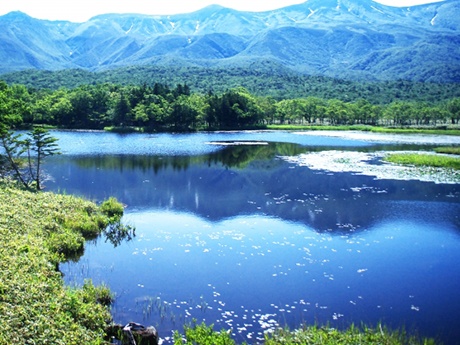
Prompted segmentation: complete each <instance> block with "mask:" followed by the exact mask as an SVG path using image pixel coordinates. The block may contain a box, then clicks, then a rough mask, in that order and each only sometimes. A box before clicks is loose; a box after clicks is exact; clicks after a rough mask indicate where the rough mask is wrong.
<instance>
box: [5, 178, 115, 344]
mask: <svg viewBox="0 0 460 345" xmlns="http://www.w3.org/2000/svg"><path fill="white" fill-rule="evenodd" d="M0 215H1V216H0V241H1V243H2V244H1V246H0V344H101V341H102V338H103V336H104V328H105V326H106V322H107V320H110V318H111V315H110V312H109V308H108V304H110V303H111V301H112V295H111V293H110V290H109V289H108V288H107V287H106V286H102V287H96V286H94V285H93V283H92V282H91V281H86V282H85V284H84V285H83V286H82V287H81V288H71V287H66V286H64V282H63V279H62V275H61V273H60V272H59V271H58V269H57V268H58V266H59V263H60V262H62V261H64V260H66V259H68V258H71V257H72V256H73V255H74V254H78V252H80V251H81V250H82V248H83V246H84V242H85V235H87V233H86V232H87V230H88V229H91V231H90V232H91V233H93V232H94V229H99V231H102V230H103V229H104V228H103V227H104V226H105V225H106V224H108V223H109V222H110V219H109V217H108V216H107V215H104V214H103V213H102V212H101V211H100V209H99V208H98V207H97V205H96V204H94V203H92V202H89V201H86V200H83V199H80V198H76V197H73V196H68V195H60V194H53V193H44V192H31V191H26V190H22V189H18V188H16V187H15V186H13V185H12V184H11V183H10V182H6V181H0ZM82 224H84V225H83V226H82Z"/></svg>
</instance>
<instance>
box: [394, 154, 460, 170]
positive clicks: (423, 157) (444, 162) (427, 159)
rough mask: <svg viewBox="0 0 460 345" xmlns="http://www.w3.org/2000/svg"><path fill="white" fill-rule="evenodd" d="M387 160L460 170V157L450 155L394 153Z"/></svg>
mask: <svg viewBox="0 0 460 345" xmlns="http://www.w3.org/2000/svg"><path fill="white" fill-rule="evenodd" d="M385 160H386V161H387V162H391V163H397V164H404V165H415V166H429V167H437V168H448V169H454V170H460V158H457V157H448V156H444V155H435V154H420V153H394V154H390V155H388V156H386V157H385Z"/></svg>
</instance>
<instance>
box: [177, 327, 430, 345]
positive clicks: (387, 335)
mask: <svg viewBox="0 0 460 345" xmlns="http://www.w3.org/2000/svg"><path fill="white" fill-rule="evenodd" d="M184 333H185V334H184V335H181V334H180V333H179V332H178V331H176V332H174V345H182V344H194V345H234V344H235V341H234V340H233V339H232V338H231V336H230V334H229V333H228V332H226V331H220V332H218V331H215V330H213V326H212V325H211V326H207V325H205V324H204V323H202V324H200V325H198V324H196V323H193V324H192V325H191V326H185V327H184ZM264 344H265V345H280V344H282V345H299V344H303V345H310V344H311V345H336V344H342V345H355V344H375V345H381V344H385V345H420V344H423V345H431V344H435V341H434V340H433V339H422V338H420V337H418V336H416V335H409V334H407V333H406V332H405V331H403V330H398V331H392V330H389V329H387V328H385V327H382V325H378V326H377V327H376V328H369V327H366V326H362V327H355V326H354V325H352V326H350V327H349V328H348V329H346V330H344V331H340V330H337V329H335V328H332V327H328V326H326V327H319V326H304V327H303V328H300V329H297V330H294V331H291V330H289V329H287V328H280V329H278V330H276V331H275V332H273V333H267V334H266V335H265V339H264Z"/></svg>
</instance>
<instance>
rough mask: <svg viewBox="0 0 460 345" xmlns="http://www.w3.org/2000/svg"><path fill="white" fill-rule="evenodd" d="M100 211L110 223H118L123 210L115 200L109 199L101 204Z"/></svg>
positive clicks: (121, 205)
mask: <svg viewBox="0 0 460 345" xmlns="http://www.w3.org/2000/svg"><path fill="white" fill-rule="evenodd" d="M100 210H101V212H102V213H103V214H105V215H106V216H108V217H109V218H110V219H111V220H112V221H118V220H120V219H121V217H122V216H123V211H124V208H123V204H121V203H120V202H119V201H118V200H117V199H115V198H109V199H107V200H105V201H104V202H103V203H102V204H101V206H100Z"/></svg>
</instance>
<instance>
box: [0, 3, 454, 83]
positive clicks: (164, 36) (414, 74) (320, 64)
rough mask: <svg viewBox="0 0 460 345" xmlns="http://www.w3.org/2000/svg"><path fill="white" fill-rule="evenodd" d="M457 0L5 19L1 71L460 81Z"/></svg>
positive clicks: (0, 28) (0, 30) (0, 19)
mask: <svg viewBox="0 0 460 345" xmlns="http://www.w3.org/2000/svg"><path fill="white" fill-rule="evenodd" d="M459 29H460V0H445V1H442V2H437V3H432V4H427V5H419V6H412V7H404V8H399V7H398V8H397V7H390V6H385V5H382V4H379V3H377V2H373V1H371V0H308V1H306V2H304V3H301V4H298V5H293V6H288V7H284V8H281V9H278V10H273V11H266V12H241V11H236V10H233V9H230V8H225V7H221V6H217V5H212V6H209V7H205V8H203V9H201V10H199V11H196V12H192V13H188V14H178V15H171V16H152V15H140V14H105V15H99V16H96V17H93V18H91V19H90V20H88V21H87V22H84V23H73V22H69V21H47V20H39V19H35V18H32V17H30V16H28V15H27V14H24V13H22V12H11V13H8V14H6V15H3V16H0V61H1V63H0V73H2V74H3V73H8V72H14V71H22V70H27V69H38V70H60V69H70V68H72V69H73V68H81V69H86V70H89V71H102V70H107V69H114V68H120V67H126V66H136V65H156V66H174V67H176V68H177V66H184V67H206V68H235V67H239V66H241V67H244V68H248V67H250V66H251V64H260V63H266V62H269V64H267V65H269V66H272V65H273V64H276V65H279V66H282V67H283V68H288V69H290V70H291V71H295V72H296V73H302V74H310V75H325V76H331V77H337V78H345V79H347V78H352V79H366V80H394V79H407V80H415V81H428V82H460V35H459Z"/></svg>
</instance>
